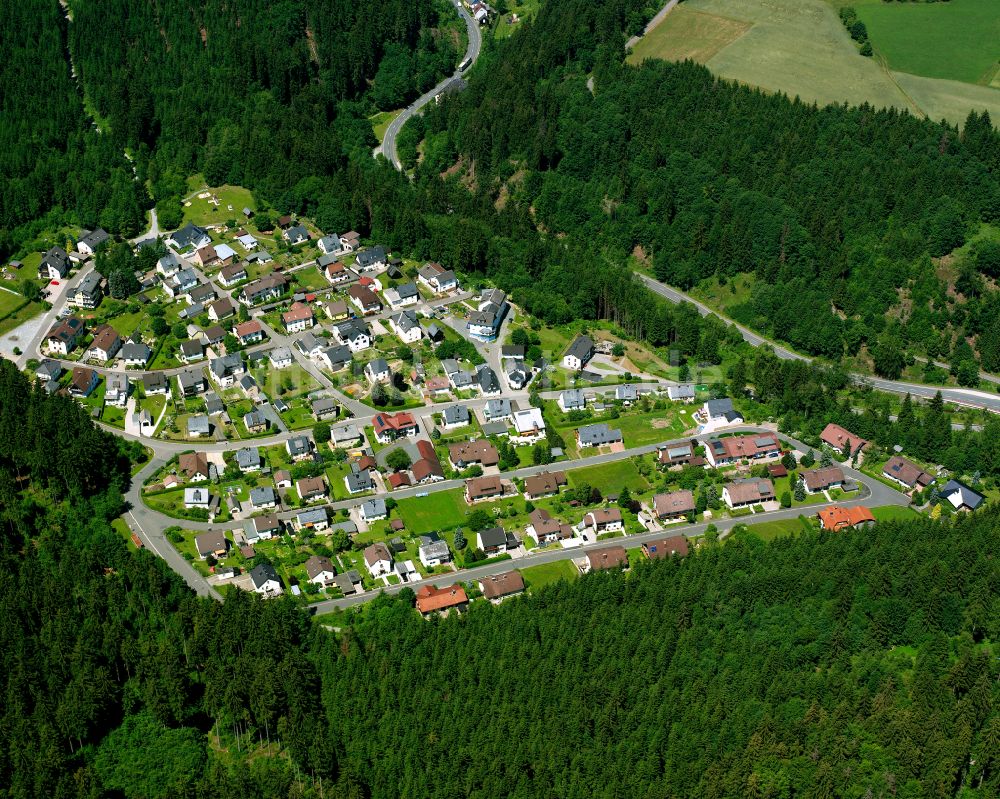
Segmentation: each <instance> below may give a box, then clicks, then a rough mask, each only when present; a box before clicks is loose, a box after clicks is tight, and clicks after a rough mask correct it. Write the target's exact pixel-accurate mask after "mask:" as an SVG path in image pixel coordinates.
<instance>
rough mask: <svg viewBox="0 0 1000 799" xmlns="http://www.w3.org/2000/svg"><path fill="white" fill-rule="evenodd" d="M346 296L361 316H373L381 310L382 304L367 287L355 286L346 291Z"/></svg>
mask: <svg viewBox="0 0 1000 799" xmlns="http://www.w3.org/2000/svg"><path fill="white" fill-rule="evenodd" d="M347 296H348V298H349V299H350V301H351V302H353V303H354V304H355V305H356V306H357V307H358V310H360V311H361V313H362V314H365V315H367V314H375V313H378V312H379V311H381V310H382V302H381V301H380V300H379V298H378V297H377V296H376V295H375V292H373V291H372V290H371V289H370V288H368V286H363V285H361V284H360V283H358V284H355V285H353V286H351V287H350V288H349V289H348V290H347Z"/></svg>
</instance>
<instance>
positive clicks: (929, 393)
mask: <svg viewBox="0 0 1000 799" xmlns="http://www.w3.org/2000/svg"><path fill="white" fill-rule="evenodd" d="M636 275H637V276H638V278H639V280H641V281H642V282H643V283H644V284H645V285H646V287H647V288H648V289H649V290H650V291H652V292H654V293H656V294H659V295H660V296H661V297H663V298H664V299H667V300H670V302H673V303H678V304H679V303H682V302H689V303H691V304H692V305H693V306H694V307H695V308H697V309H698V313H700V314H701V315H702V316H708V315H709V314H711V315H712V316H715V317H717V318H719V319H721V320H722V321H723V322H725V323H726V324H727V325H731V326H732V327H735V328H736V329H737V330H738V331H739V332H740V335H742V336H743V340H744V341H746V342H747V343H748V344H750V345H752V346H754V347H760V346H762V345H764V344H766V345H768V346H769V347H771V348H772V349H773V350H774V353H775V355H777V356H778V357H779V358H781V359H783V360H796V361H812V360H813V359H812V358H810V357H809V356H807V355H802V354H801V353H798V352H795V351H794V350H790V349H788V347H783V346H782V345H781V344H777V343H775V342H774V341H771V340H770V339H766V338H764V337H763V336H761V335H760V334H758V333H755V332H753V331H752V330H750V329H749V328H747V327H744V326H743V325H741V324H739V323H738V322H734V321H733V320H732V319H730V318H729V317H727V316H723V315H722V314H721V313H719V312H718V311H715V310H713V309H712V308H709V307H708V306H707V305H705V303H703V302H699V301H698V300H696V299H694V298H693V297H690V296H688V295H687V294H685V293H684V292H683V291H680V290H678V289H675V288H673V287H671V286H668V285H666V284H665V283H661V282H659V281H658V280H655V279H653V278H651V277H650V276H649V275H645V274H642V273H641V272H636ZM851 379H852V380H853V381H854V382H855V383H858V384H862V385H870V386H872V387H873V388H877V389H880V390H882V391H891V392H893V393H894V394H912V395H913V396H914V397H923V398H924V399H931V398H932V397H933V396H934V395H935V394H936V393H937V392H938V391H940V392H941V396H942V398H944V399H945V400H946V401H948V402H952V403H955V404H956V405H967V406H970V407H975V408H986V409H987V410H989V411H992V412H993V413H1000V395H995V394H987V393H986V392H985V391H977V390H975V389H971V388H951V387H950V386H927V385H923V384H921V383H906V382H903V381H901V380H885V379H883V378H881V377H873V376H871V375H863V374H857V373H854V374H852V375H851Z"/></svg>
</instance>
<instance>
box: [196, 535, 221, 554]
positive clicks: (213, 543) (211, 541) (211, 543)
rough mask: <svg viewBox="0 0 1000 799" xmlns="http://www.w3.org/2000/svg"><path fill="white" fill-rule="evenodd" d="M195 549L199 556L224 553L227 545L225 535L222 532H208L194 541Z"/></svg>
mask: <svg viewBox="0 0 1000 799" xmlns="http://www.w3.org/2000/svg"><path fill="white" fill-rule="evenodd" d="M194 545H195V549H197V550H198V554H199V555H211V554H212V553H214V552H225V551H226V548H227V547H228V544H227V543H226V534H225V532H223V531H222V530H209V531H208V532H207V533H202V534H201V535H199V536H197V537H196V538H195V539H194Z"/></svg>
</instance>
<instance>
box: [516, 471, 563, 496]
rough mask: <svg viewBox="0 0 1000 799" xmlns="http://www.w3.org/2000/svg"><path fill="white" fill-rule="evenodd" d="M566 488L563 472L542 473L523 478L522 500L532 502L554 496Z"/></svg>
mask: <svg viewBox="0 0 1000 799" xmlns="http://www.w3.org/2000/svg"><path fill="white" fill-rule="evenodd" d="M565 486H566V473H565V472H542V473H541V474H536V475H533V476H532V477H525V478H524V498H525V499H527V500H531V501H534V500H536V499H542V498H543V497H551V496H555V495H556V494H558V493H559V490H560V489H562V488H564V487H565Z"/></svg>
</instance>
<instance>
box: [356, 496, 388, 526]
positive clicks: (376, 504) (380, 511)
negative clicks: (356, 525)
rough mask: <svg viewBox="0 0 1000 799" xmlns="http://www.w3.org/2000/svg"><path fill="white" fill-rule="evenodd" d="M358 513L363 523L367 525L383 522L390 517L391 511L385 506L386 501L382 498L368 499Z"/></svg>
mask: <svg viewBox="0 0 1000 799" xmlns="http://www.w3.org/2000/svg"><path fill="white" fill-rule="evenodd" d="M358 513H359V515H360V516H361V521H363V522H365V524H371V523H372V522H377V521H381V520H382V519H386V518H388V517H389V509H388V508H387V507H386V505H385V500H384V499H382V498H381V497H373V498H372V499H366V500H365V501H364V502H362V503H361V506H360V508H359V509H358Z"/></svg>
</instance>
